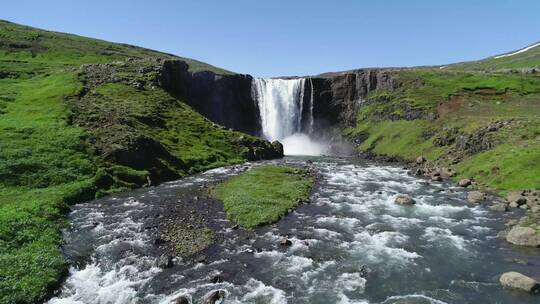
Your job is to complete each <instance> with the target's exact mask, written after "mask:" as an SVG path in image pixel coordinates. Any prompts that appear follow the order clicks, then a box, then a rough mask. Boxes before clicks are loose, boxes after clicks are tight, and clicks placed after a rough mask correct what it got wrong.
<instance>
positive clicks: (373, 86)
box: [158, 60, 399, 136]
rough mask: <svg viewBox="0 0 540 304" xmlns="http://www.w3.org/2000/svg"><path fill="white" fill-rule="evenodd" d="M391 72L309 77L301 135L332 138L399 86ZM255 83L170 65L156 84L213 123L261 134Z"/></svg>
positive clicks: (177, 63) (246, 77)
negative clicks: (377, 96)
mask: <svg viewBox="0 0 540 304" xmlns="http://www.w3.org/2000/svg"><path fill="white" fill-rule="evenodd" d="M393 71H394V70H392V69H361V70H354V71H348V72H340V73H327V74H321V75H318V76H314V77H306V79H307V80H308V81H306V82H305V94H304V100H303V111H302V131H303V132H305V133H311V132H312V133H318V134H321V133H324V134H321V135H325V136H329V132H330V129H332V127H339V128H343V127H347V126H352V125H353V124H354V123H355V121H356V115H357V112H358V108H359V107H360V106H361V104H362V103H363V102H364V100H365V98H366V97H367V95H368V94H369V93H370V92H372V91H374V90H377V89H385V90H390V91H391V90H395V89H397V88H398V87H399V82H398V81H397V80H396V78H395V77H393ZM252 80H253V77H252V76H250V75H243V74H230V75H229V74H227V75H220V74H216V73H214V72H210V71H202V72H191V71H189V66H188V65H187V64H186V63H185V62H184V61H181V60H167V61H165V62H164V63H163V65H162V68H161V71H160V75H159V76H158V82H159V83H158V85H159V86H161V87H163V88H164V89H166V90H167V91H168V92H170V93H171V94H173V95H175V96H176V97H178V98H179V99H181V100H183V101H184V102H186V103H187V104H189V105H190V106H192V107H193V108H194V109H195V110H196V111H198V112H199V113H201V114H202V115H204V116H205V117H207V118H208V119H210V120H212V121H213V122H215V123H218V124H220V125H223V126H225V127H227V128H232V129H234V130H237V131H241V132H245V133H248V134H251V135H260V134H261V125H260V117H259V110H258V106H257V102H256V101H255V100H253V97H252V87H251V86H252ZM312 89H313V91H312ZM312 103H313V104H312ZM311 112H312V113H313V119H311V117H310V116H311Z"/></svg>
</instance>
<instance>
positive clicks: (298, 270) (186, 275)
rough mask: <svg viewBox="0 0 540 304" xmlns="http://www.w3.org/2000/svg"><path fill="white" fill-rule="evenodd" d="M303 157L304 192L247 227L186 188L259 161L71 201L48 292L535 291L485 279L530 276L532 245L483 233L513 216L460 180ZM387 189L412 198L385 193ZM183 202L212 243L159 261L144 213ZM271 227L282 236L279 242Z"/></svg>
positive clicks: (273, 298)
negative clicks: (265, 220)
mask: <svg viewBox="0 0 540 304" xmlns="http://www.w3.org/2000/svg"><path fill="white" fill-rule="evenodd" d="M307 159H308V158H303V157H286V158H285V159H283V160H277V161H269V162H262V163H290V164H294V165H307V163H306V160H307ZM309 159H312V160H313V163H312V164H310V166H312V167H313V169H314V170H315V171H316V172H318V174H319V175H320V181H319V184H318V186H317V187H316V189H315V191H314V192H313V194H312V197H311V203H310V204H304V205H301V206H299V207H298V208H297V209H296V210H295V211H294V212H292V213H290V214H289V215H288V216H287V217H285V218H284V219H283V220H281V221H280V222H278V223H277V224H274V225H269V226H267V227H262V228H259V229H256V230H255V231H245V230H243V229H233V228H232V227H233V226H234V225H233V223H230V222H228V221H227V220H225V214H224V212H223V209H222V208H221V205H220V204H219V203H217V202H209V201H206V202H198V201H197V199H196V198H195V196H201V194H200V193H201V191H202V190H201V189H204V188H201V187H203V186H207V185H211V184H213V183H215V182H218V181H221V180H223V179H225V178H227V177H229V176H231V175H234V174H238V173H239V172H241V171H242V170H244V169H245V167H246V166H253V165H258V164H261V163H257V164H244V165H238V166H231V167H225V168H219V169H214V170H211V171H208V172H205V173H202V174H199V175H196V176H192V177H188V178H185V179H182V180H178V181H174V182H169V183H165V184H162V185H160V186H157V187H152V188H146V189H140V190H136V191H133V192H130V193H123V194H118V195H113V196H110V197H106V198H103V199H100V200H96V201H92V202H87V203H82V204H78V205H75V206H74V207H73V212H72V213H71V214H70V215H69V219H70V220H71V222H72V228H71V229H69V230H68V231H65V234H64V237H65V241H66V244H65V247H64V251H65V254H66V255H67V256H68V258H69V259H70V261H71V262H72V263H73V267H72V268H71V270H70V274H69V276H68V278H67V279H66V281H65V283H64V285H63V287H62V290H61V292H60V293H59V295H58V296H57V297H55V298H53V299H51V300H50V301H49V303H50V304H60V303H62V304H63V303H99V304H105V303H107V304H108V303H114V304H121V303H141V304H142V303H170V301H171V300H173V299H175V298H176V297H178V296H180V295H183V294H185V295H187V296H188V297H189V298H191V299H192V301H193V303H202V299H204V297H205V296H206V295H207V294H208V293H210V292H211V291H213V290H224V291H225V292H226V298H225V301H224V302H223V303H261V304H263V303H265V304H267V303H276V304H278V303H293V304H296V303H310V304H314V303H321V304H322V303H325V304H328V303H409V304H412V303H418V304H421V303H437V304H439V303H452V304H454V303H455V304H457V303H460V304H463V303H531V304H532V303H540V298H538V297H534V296H530V295H528V294H522V293H519V292H514V291H510V290H506V289H503V288H502V287H501V286H500V285H499V283H498V278H499V276H500V274H501V273H503V272H506V271H519V272H522V273H524V274H528V275H530V276H532V277H537V278H538V276H539V275H540V267H539V266H540V252H539V251H538V250H536V249H523V248H517V247H513V246H511V245H508V244H506V243H505V242H504V241H502V240H500V239H498V238H497V237H496V235H497V233H498V232H499V231H500V230H502V229H504V222H505V217H508V218H509V217H510V216H513V215H511V214H502V213H497V212H494V211H491V210H489V209H488V208H485V207H483V206H473V205H471V204H469V203H467V201H466V194H467V193H466V190H464V189H461V188H457V187H454V186H452V185H451V184H445V183H433V184H429V183H426V181H425V180H422V179H419V178H416V177H413V176H410V175H407V172H406V170H403V169H401V168H396V167H391V166H381V165H380V164H374V163H369V162H366V161H362V160H354V159H341V158H330V157H310V158H309ZM400 193H404V194H408V195H410V196H412V197H414V198H415V199H416V201H417V204H416V205H414V206H400V205H396V204H395V203H394V202H393V199H394V197H395V196H396V195H397V194H400ZM201 201H204V200H202V199H201ZM188 205H189V207H188ZM183 208H192V209H193V210H194V212H197V213H200V214H201V215H203V216H205V217H206V218H207V219H208V220H209V222H210V223H211V227H212V228H213V229H214V230H216V232H217V236H216V238H217V242H216V243H215V244H214V245H212V246H210V247H209V248H207V249H206V250H205V251H204V252H202V254H204V256H205V259H204V262H197V260H198V259H197V258H196V259H184V260H181V259H178V260H176V261H175V265H174V266H173V267H172V268H168V269H161V268H159V267H157V266H156V265H157V260H158V258H159V256H160V255H161V254H162V249H161V248H160V247H159V246H156V245H154V243H155V240H154V235H153V233H154V232H153V229H154V228H155V227H154V226H153V225H154V223H155V222H156V221H159V220H160V219H161V218H168V217H171V216H174V212H176V211H178V212H182V209H183ZM175 210H176V211H175ZM514 216H515V215H514ZM284 236H287V237H288V238H289V239H290V240H291V241H292V245H291V246H290V247H284V246H280V244H279V242H280V240H281V239H282V238H283V237H284ZM199 260H200V259H199ZM216 277H219V278H220V279H219V280H216V279H215V278H216ZM213 278H214V280H213ZM215 281H218V282H215Z"/></svg>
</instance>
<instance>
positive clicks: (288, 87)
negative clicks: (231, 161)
mask: <svg viewBox="0 0 540 304" xmlns="http://www.w3.org/2000/svg"><path fill="white" fill-rule="evenodd" d="M305 85H306V79H305V78H296V79H278V78H270V79H267V78H254V79H253V83H252V95H253V99H254V100H255V101H256V102H257V104H258V106H259V114H260V118H261V127H262V135H263V136H264V137H265V138H266V139H268V140H271V141H273V140H279V141H282V143H283V146H284V149H285V154H309V155H320V154H323V153H324V152H325V150H326V149H325V145H324V144H322V143H317V142H314V141H313V140H311V139H310V138H309V136H308V135H309V134H312V132H313V82H311V78H310V88H311V92H310V97H309V98H310V101H309V111H308V117H307V123H305V124H304V126H305V128H306V129H307V130H303V129H302V112H303V104H304V97H305V92H304V91H305ZM305 131H307V132H305ZM304 133H307V134H304Z"/></svg>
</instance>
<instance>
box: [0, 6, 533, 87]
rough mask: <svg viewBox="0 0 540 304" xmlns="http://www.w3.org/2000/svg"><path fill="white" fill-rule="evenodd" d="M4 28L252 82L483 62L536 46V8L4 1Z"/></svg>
mask: <svg viewBox="0 0 540 304" xmlns="http://www.w3.org/2000/svg"><path fill="white" fill-rule="evenodd" d="M1 1H2V4H1V5H0V19H6V20H9V21H13V22H16V23H22V24H27V25H31V26H35V27H41V28H45V29H50V30H55V31H62V32H70V33H75V34H79V35H83V36H90V37H95V38H101V39H105V40H110V41H115V42H124V43H130V44H135V45H139V46H144V47H148V48H152V49H156V50H161V51H165V52H169V53H174V54H177V55H180V56H185V57H191V58H195V59H198V60H201V61H205V62H208V63H211V64H213V65H216V66H219V67H222V68H225V69H228V70H232V71H235V72H240V73H249V74H252V75H255V76H261V77H267V76H282V75H308V74H318V73H322V72H327V71H338V70H346V69H353V68H358V67H374V66H414V65H431V64H445V63H452V62H458V61H464V60H473V59H480V58H484V57H487V56H491V55H494V54H498V53H502V52H506V51H510V50H514V49H518V48H521V47H524V46H526V45H529V44H532V43H534V42H537V41H540V1H538V0H452V1H450V0H448V1H442V0H441V1H438V0H425V1H420V0H408V1H406V0H402V1H397V0H393V1H391V0H387V1H384V0H369V1H363V0H356V1H354V0H343V1H339V0H334V1H316V0H311V1H308V0H288V1H285V0H267V1H259V0H215V1H207V0H193V1H173V0H170V1H166V0H161V1H160V0H154V1H149V0H148V1H142V0H141V1H138V0H131V1H127V0H121V1H120V0H108V1H104V0H91V1H82V0H81V1H76V0H47V1H42V0H35V1H27V0H15V1H13V0H1Z"/></svg>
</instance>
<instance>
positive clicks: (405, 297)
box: [381, 294, 448, 304]
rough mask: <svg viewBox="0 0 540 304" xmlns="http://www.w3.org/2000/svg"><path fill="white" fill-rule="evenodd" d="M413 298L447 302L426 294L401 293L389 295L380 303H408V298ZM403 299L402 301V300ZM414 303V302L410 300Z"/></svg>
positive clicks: (437, 303) (440, 302) (444, 303)
mask: <svg viewBox="0 0 540 304" xmlns="http://www.w3.org/2000/svg"><path fill="white" fill-rule="evenodd" d="M415 299H421V300H427V301H429V303H430V304H448V303H446V302H443V301H440V300H437V299H434V298H430V297H428V296H425V295H422V294H410V295H403V296H391V297H388V298H387V299H386V300H384V301H383V302H381V304H391V303H396V304H397V303H408V300H412V301H414V300H415ZM402 300H403V301H402ZM411 303H414V302H411Z"/></svg>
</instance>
